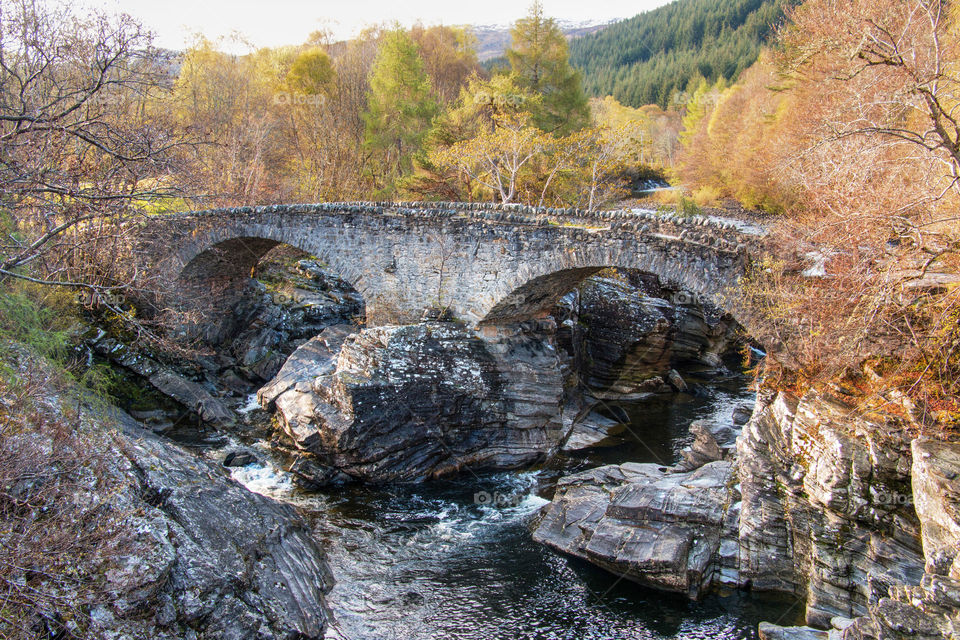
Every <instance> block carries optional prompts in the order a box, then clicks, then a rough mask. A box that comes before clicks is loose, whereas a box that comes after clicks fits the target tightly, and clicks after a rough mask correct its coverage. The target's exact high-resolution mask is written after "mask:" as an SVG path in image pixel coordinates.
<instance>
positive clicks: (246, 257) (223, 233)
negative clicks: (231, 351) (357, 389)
mask: <svg viewBox="0 0 960 640" xmlns="http://www.w3.org/2000/svg"><path fill="white" fill-rule="evenodd" d="M284 231H285V228H284V227H279V228H277V227H273V228H270V227H264V228H263V229H247V228H240V229H237V228H230V227H225V228H220V229H215V230H212V231H210V232H209V233H206V234H202V235H200V236H199V237H196V238H192V239H191V241H189V242H187V243H185V244H184V245H183V246H182V247H181V248H180V250H179V251H176V252H175V254H174V255H173V256H171V258H172V259H171V260H170V261H169V262H168V267H167V273H168V277H169V278H170V281H171V284H172V290H173V291H175V292H177V295H176V299H174V300H172V301H171V302H172V304H171V305H170V307H171V308H173V309H176V310H177V311H178V312H180V313H182V314H184V315H182V316H180V317H181V320H180V327H181V332H182V334H183V335H186V336H192V337H200V338H201V339H202V340H203V341H204V342H206V343H208V344H211V345H217V344H220V343H223V342H224V341H225V340H229V339H230V338H231V336H233V335H235V334H236V332H237V331H239V330H240V329H241V328H242V326H243V321H244V320H243V319H244V318H245V317H246V316H247V313H248V312H249V311H250V310H251V309H253V308H254V305H255V304H256V303H257V301H258V300H259V299H260V298H259V296H256V297H251V296H250V294H251V292H252V291H254V290H253V289H251V288H250V287H249V286H248V285H249V283H250V278H251V277H252V276H253V274H254V270H255V269H256V267H257V265H258V264H259V263H260V261H261V260H262V259H263V257H264V256H266V255H267V254H268V253H269V252H270V251H271V250H272V249H274V248H276V247H278V246H282V245H286V246H289V247H293V248H295V249H298V250H301V251H304V252H305V253H307V254H310V255H312V256H316V257H317V258H318V259H319V260H321V261H322V262H324V263H325V264H326V265H328V266H329V270H330V272H331V273H332V274H334V275H336V276H337V277H339V278H341V279H342V280H344V281H345V282H347V283H348V284H350V285H351V286H352V287H353V288H354V289H355V290H356V291H357V292H358V293H359V294H360V296H361V298H362V300H363V304H364V307H366V306H367V304H368V292H367V291H366V290H365V287H364V284H365V283H364V280H363V278H362V276H361V273H360V271H359V270H358V269H356V268H354V267H353V265H351V264H350V262H349V260H346V259H344V258H343V257H342V256H341V255H339V254H338V252H337V251H336V250H335V248H331V246H330V243H328V242H326V241H325V239H324V238H322V237H321V238H315V237H313V238H311V237H309V236H302V235H301V236H297V237H291V235H288V234H287V233H285V232H284Z"/></svg>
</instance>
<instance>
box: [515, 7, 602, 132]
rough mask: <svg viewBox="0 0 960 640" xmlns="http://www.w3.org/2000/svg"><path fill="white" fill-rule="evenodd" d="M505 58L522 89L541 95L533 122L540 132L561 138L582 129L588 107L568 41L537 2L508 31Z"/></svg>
mask: <svg viewBox="0 0 960 640" xmlns="http://www.w3.org/2000/svg"><path fill="white" fill-rule="evenodd" d="M510 35H511V37H512V39H513V43H512V46H511V48H510V49H508V50H507V59H508V60H509V61H510V67H511V69H512V71H513V73H514V74H515V75H516V77H517V81H518V84H519V85H520V86H521V87H523V88H524V89H526V90H528V91H530V92H532V93H536V94H538V95H540V96H541V104H540V107H539V108H538V110H537V111H536V112H534V114H533V122H534V124H536V125H537V127H539V128H540V129H542V130H543V131H547V132H551V133H555V134H558V135H563V134H567V133H570V132H572V131H577V130H579V129H582V128H583V127H584V126H585V125H586V124H587V123H588V122H589V119H590V107H589V105H588V103H587V96H586V94H585V93H584V92H583V83H582V81H581V78H580V74H579V73H578V72H577V71H576V70H575V69H574V68H573V67H571V66H570V59H569V52H568V50H567V40H566V38H565V37H564V35H563V31H561V30H560V27H559V26H557V23H556V21H555V20H554V19H553V18H545V17H544V15H543V5H541V3H540V1H539V0H536V1H535V2H534V3H533V5H532V6H531V7H530V13H529V14H527V16H526V17H524V18H521V19H520V20H517V22H516V23H515V24H514V26H513V29H511V30H510Z"/></svg>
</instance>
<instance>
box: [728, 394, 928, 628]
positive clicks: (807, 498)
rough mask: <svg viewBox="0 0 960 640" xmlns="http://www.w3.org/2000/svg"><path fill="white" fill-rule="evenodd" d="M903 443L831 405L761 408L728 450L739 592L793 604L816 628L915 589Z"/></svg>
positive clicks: (815, 398)
mask: <svg viewBox="0 0 960 640" xmlns="http://www.w3.org/2000/svg"><path fill="white" fill-rule="evenodd" d="M910 439H911V436H910V434H909V432H908V430H907V425H906V424H904V423H903V422H902V421H900V420H899V419H898V418H895V417H892V416H872V417H858V416H856V415H854V414H853V412H852V411H851V408H850V407H849V406H847V405H846V404H845V403H844V402H843V399H842V397H838V396H831V395H827V394H825V393H815V392H810V393H808V394H806V395H805V396H803V397H802V398H795V397H792V396H790V395H788V394H785V393H780V394H778V395H776V396H775V397H773V398H767V399H762V400H761V402H760V403H759V404H758V407H757V410H756V411H755V413H754V416H753V419H752V420H751V421H750V422H749V423H748V424H747V425H746V426H745V428H744V430H743V433H742V434H741V436H740V438H739V440H738V443H737V457H738V467H739V477H740V483H741V491H742V494H743V508H742V511H741V518H740V535H739V543H740V580H741V582H742V583H744V584H750V585H751V586H753V587H754V588H759V589H776V590H786V591H794V592H797V593H800V594H803V595H805V596H806V598H807V620H808V622H810V623H812V624H817V625H820V626H827V625H828V624H829V622H830V619H831V618H832V617H834V616H838V615H839V616H845V617H852V616H854V615H859V614H862V613H864V612H865V611H866V606H867V604H868V603H870V602H876V601H877V600H878V599H879V598H883V597H886V596H887V595H888V592H889V589H890V587H891V586H892V585H896V584H915V583H917V582H919V579H920V577H921V574H922V571H923V555H922V550H921V547H920V523H919V520H918V518H917V514H916V512H915V510H914V508H913V504H912V503H913V498H912V493H911V486H910V479H911V452H910Z"/></svg>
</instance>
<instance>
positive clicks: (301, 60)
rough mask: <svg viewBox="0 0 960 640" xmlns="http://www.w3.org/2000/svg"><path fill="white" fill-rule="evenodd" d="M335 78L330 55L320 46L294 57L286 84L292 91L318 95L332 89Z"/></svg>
mask: <svg viewBox="0 0 960 640" xmlns="http://www.w3.org/2000/svg"><path fill="white" fill-rule="evenodd" d="M333 80H334V72H333V65H332V63H331V62H330V56H328V55H327V52H326V51H324V50H323V49H321V48H320V47H311V48H310V49H307V50H306V51H303V52H301V53H300V54H299V55H298V56H297V57H296V58H295V59H294V61H293V64H292V65H290V70H289V71H288V72H287V76H286V78H285V80H284V84H285V85H286V87H287V89H288V90H289V91H290V92H291V93H295V94H300V95H307V96H318V95H323V94H326V93H328V92H329V91H330V89H331V87H332V85H333Z"/></svg>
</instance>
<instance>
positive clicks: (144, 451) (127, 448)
mask: <svg viewBox="0 0 960 640" xmlns="http://www.w3.org/2000/svg"><path fill="white" fill-rule="evenodd" d="M120 438H121V443H120V445H121V450H122V451H123V454H124V457H125V460H121V461H120V462H119V469H120V471H121V472H122V473H126V474H130V475H131V476H132V477H133V478H134V480H135V483H136V484H137V485H138V486H139V492H137V493H133V492H131V495H130V496H128V500H129V501H130V504H129V505H128V507H129V508H130V510H131V512H130V513H131V515H130V516H129V517H128V518H127V520H126V526H127V527H128V528H129V529H130V530H131V531H132V532H134V534H133V538H132V542H131V548H130V549H129V550H128V552H129V553H128V555H127V560H128V561H127V562H126V563H123V564H121V565H119V566H116V567H114V568H112V569H111V570H110V571H108V572H107V573H106V580H107V582H108V584H109V588H110V589H111V590H113V591H114V592H115V593H116V598H115V599H114V601H113V605H112V606H111V607H110V608H109V609H107V608H102V609H100V610H97V611H94V612H93V615H92V618H93V620H94V623H95V625H96V626H97V627H98V628H99V630H100V632H101V633H103V634H104V635H103V636H102V637H118V638H119V637H121V635H122V633H132V634H134V637H155V638H171V640H172V639H173V638H200V637H202V638H205V639H206V638H209V639H215V638H216V639H223V640H228V639H231V638H264V639H268V638H269V639H276V640H285V639H287V638H304V639H308V638H309V639H320V638H323V637H324V631H325V628H326V625H327V622H328V621H329V619H330V614H329V612H328V610H327V607H326V603H325V602H324V594H325V593H326V592H328V591H329V590H330V589H331V588H332V587H333V577H332V574H331V573H330V570H329V568H328V566H327V564H326V560H325V559H324V555H323V551H322V550H321V549H320V547H319V546H318V544H317V542H316V540H315V539H314V537H313V535H312V533H311V531H310V529H309V527H308V526H307V524H306V523H305V522H304V521H303V520H301V518H300V516H299V515H298V514H297V513H296V511H295V510H294V509H293V508H292V507H290V506H289V505H285V504H281V503H278V502H275V501H273V500H271V499H269V498H265V497H263V496H260V495H257V494H255V493H251V492H249V491H247V490H246V489H245V488H243V487H242V486H240V485H239V484H237V483H235V482H233V481H232V480H231V479H229V478H228V477H227V476H225V475H224V473H223V471H222V470H221V469H219V468H217V467H216V466H215V465H213V464H211V463H207V462H205V461H203V460H200V459H198V458H196V457H195V456H194V455H192V454H189V453H187V452H185V451H182V450H179V449H178V448H177V447H176V446H175V445H172V444H170V443H169V442H162V441H160V440H158V439H156V437H155V436H153V435H152V434H148V433H146V432H145V431H143V430H142V429H140V428H139V426H137V425H135V424H131V423H130V422H127V424H126V425H125V429H124V432H123V435H122V436H120ZM145 614H146V615H145ZM111 634H114V635H111ZM127 637H129V636H127Z"/></svg>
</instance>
